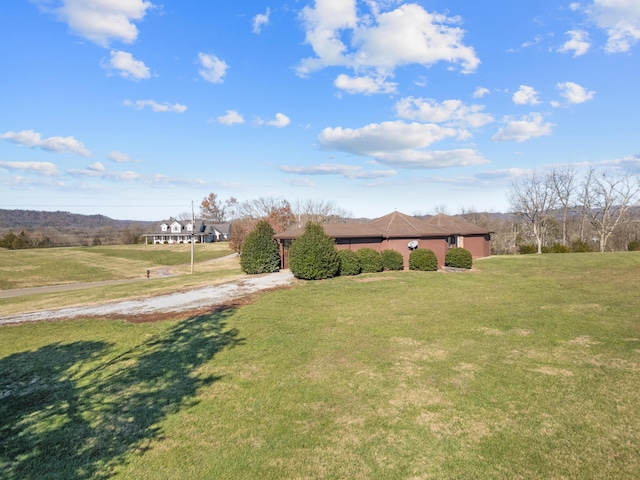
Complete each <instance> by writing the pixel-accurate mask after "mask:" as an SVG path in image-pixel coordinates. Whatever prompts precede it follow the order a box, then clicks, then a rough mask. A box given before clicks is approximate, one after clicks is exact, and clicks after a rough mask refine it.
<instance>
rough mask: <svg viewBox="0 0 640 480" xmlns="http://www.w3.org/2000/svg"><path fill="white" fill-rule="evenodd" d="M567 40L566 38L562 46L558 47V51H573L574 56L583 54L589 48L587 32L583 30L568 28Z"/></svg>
mask: <svg viewBox="0 0 640 480" xmlns="http://www.w3.org/2000/svg"><path fill="white" fill-rule="evenodd" d="M567 35H569V37H571V38H569V40H567V41H566V42H565V43H564V45H562V47H560V48H559V49H558V52H560V53H571V52H573V56H574V57H579V56H580V55H584V54H585V53H587V52H588V51H589V48H591V42H590V41H589V33H587V32H585V31H584V30H569V31H568V32H567Z"/></svg>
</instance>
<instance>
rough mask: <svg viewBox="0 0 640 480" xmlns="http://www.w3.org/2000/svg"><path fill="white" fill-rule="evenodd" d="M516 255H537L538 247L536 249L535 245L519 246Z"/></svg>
mask: <svg viewBox="0 0 640 480" xmlns="http://www.w3.org/2000/svg"><path fill="white" fill-rule="evenodd" d="M518 253H519V254H520V255H528V254H530V253H538V247H536V246H535V245H530V244H525V245H520V246H519V247H518Z"/></svg>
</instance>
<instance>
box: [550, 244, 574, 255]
mask: <svg viewBox="0 0 640 480" xmlns="http://www.w3.org/2000/svg"><path fill="white" fill-rule="evenodd" d="M569 251H570V250H569V247H567V246H566V245H563V244H561V243H554V244H553V245H551V248H550V249H549V253H569Z"/></svg>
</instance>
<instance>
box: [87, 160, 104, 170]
mask: <svg viewBox="0 0 640 480" xmlns="http://www.w3.org/2000/svg"><path fill="white" fill-rule="evenodd" d="M87 170H91V171H93V172H104V171H106V168H104V165H103V164H101V163H100V162H94V163H92V164H91V165H89V166H88V167H87Z"/></svg>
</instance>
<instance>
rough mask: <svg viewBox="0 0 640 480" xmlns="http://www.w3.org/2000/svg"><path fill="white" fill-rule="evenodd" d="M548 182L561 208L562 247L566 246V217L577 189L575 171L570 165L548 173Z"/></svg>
mask: <svg viewBox="0 0 640 480" xmlns="http://www.w3.org/2000/svg"><path fill="white" fill-rule="evenodd" d="M548 176H549V181H550V182H551V185H552V187H553V189H554V190H555V194H556V197H557V199H558V203H559V204H560V206H561V208H562V245H566V244H567V216H568V214H569V211H570V210H571V206H572V202H573V197H574V195H575V192H576V188H577V175H576V171H575V170H574V168H573V167H572V166H571V165H567V166H566V167H564V168H562V169H553V170H551V171H550V172H549V175H548Z"/></svg>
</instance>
